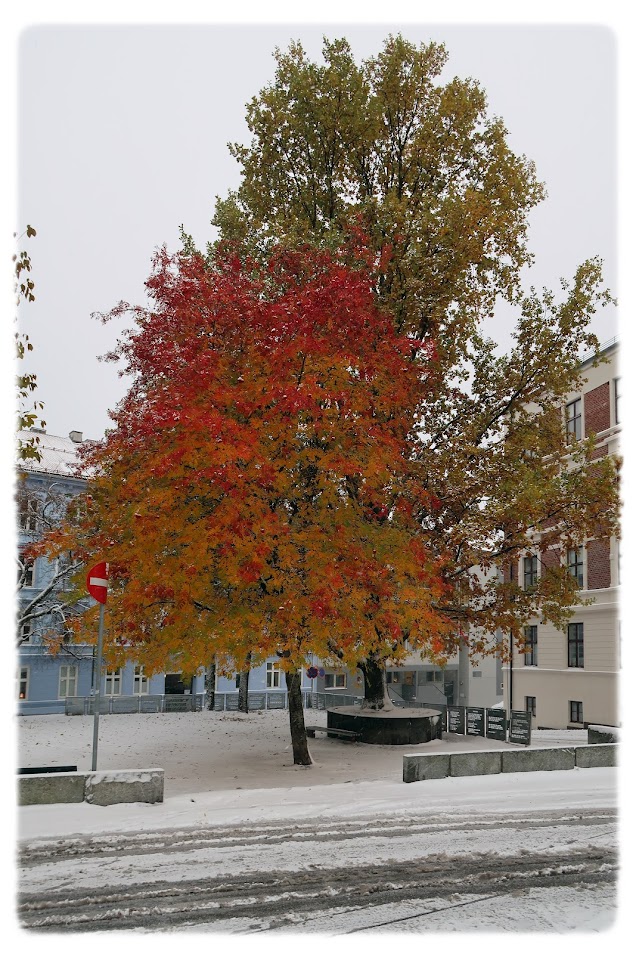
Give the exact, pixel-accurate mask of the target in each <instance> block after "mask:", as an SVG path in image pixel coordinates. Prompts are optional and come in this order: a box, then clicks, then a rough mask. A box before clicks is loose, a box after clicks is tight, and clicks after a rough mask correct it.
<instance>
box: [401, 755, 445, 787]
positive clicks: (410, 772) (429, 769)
mask: <svg viewBox="0 0 636 954" xmlns="http://www.w3.org/2000/svg"><path fill="white" fill-rule="evenodd" d="M449 775H450V755H449V754H448V753H446V754H442V753H440V754H439V755H404V756H402V781H404V782H423V781H425V780H426V779H433V778H447V777H448V776H449Z"/></svg>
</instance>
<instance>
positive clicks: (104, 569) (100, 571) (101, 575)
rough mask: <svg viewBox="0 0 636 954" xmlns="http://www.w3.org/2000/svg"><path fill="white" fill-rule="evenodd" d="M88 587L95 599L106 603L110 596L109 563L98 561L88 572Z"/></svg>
mask: <svg viewBox="0 0 636 954" xmlns="http://www.w3.org/2000/svg"><path fill="white" fill-rule="evenodd" d="M86 588H87V590H88V592H89V593H90V594H91V596H92V597H93V599H94V600H97V602H98V603H105V602H106V598H107V596H108V563H105V562H103V563H96V564H95V566H94V567H92V569H90V570H89V571H88V573H87V574H86Z"/></svg>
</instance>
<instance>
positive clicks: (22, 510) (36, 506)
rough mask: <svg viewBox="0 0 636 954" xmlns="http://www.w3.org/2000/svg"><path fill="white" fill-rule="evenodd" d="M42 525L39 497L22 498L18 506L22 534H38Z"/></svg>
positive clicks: (19, 527) (19, 526) (19, 525)
mask: <svg viewBox="0 0 636 954" xmlns="http://www.w3.org/2000/svg"><path fill="white" fill-rule="evenodd" d="M39 525H40V500H39V498H38V497H29V496H24V497H21V499H20V501H19V504H18V529H19V530H20V532H21V533H37V531H38V529H39Z"/></svg>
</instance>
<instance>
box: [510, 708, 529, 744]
mask: <svg viewBox="0 0 636 954" xmlns="http://www.w3.org/2000/svg"><path fill="white" fill-rule="evenodd" d="M531 730H532V716H531V715H530V713H529V712H521V711H520V712H515V711H514V709H513V711H512V712H511V713H510V731H509V733H508V741H509V742H516V743H517V745H530V733H531Z"/></svg>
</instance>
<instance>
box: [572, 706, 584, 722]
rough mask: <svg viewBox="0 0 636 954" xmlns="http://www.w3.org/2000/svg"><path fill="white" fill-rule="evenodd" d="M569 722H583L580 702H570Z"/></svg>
mask: <svg viewBox="0 0 636 954" xmlns="http://www.w3.org/2000/svg"><path fill="white" fill-rule="evenodd" d="M570 722H583V703H582V702H570Z"/></svg>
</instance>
